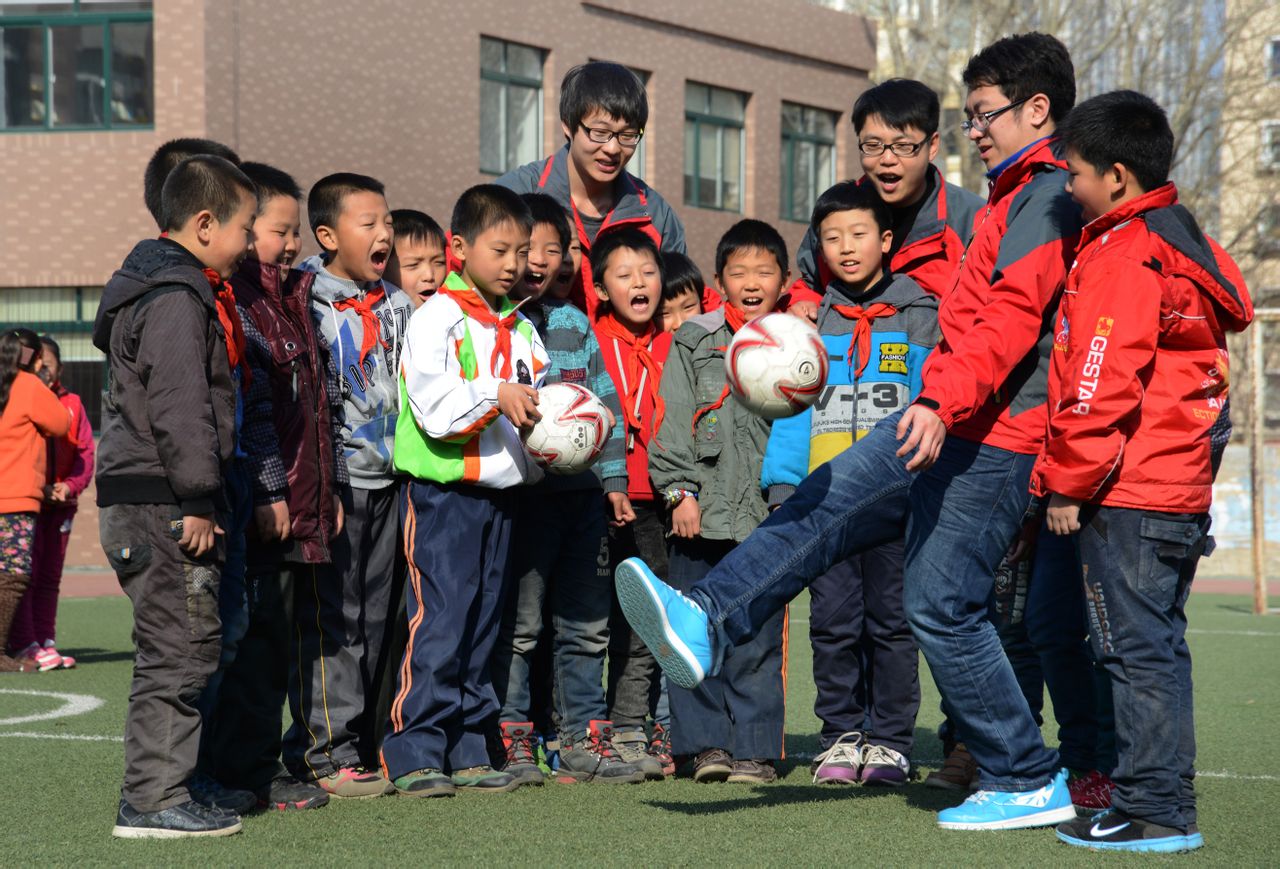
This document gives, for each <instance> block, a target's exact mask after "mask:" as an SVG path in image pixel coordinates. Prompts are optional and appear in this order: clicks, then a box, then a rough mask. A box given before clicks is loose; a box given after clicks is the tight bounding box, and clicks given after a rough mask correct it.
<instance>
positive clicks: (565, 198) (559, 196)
mask: <svg viewBox="0 0 1280 869" xmlns="http://www.w3.org/2000/svg"><path fill="white" fill-rule="evenodd" d="M643 184H644V182H642V181H640V180H639V179H637V178H636V177H635V176H633V175H632V174H631V173H630V172H628V171H627V170H626V169H625V168H624V169H623V170H622V173H621V174H619V175H618V177H617V179H616V180H615V181H614V182H613V196H614V199H613V208H612V209H611V210H610V211H609V213H608V214H607V215H605V217H603V218H601V221H602V222H603V221H605V220H608V222H609V223H615V222H617V221H619V220H626V219H629V218H636V217H645V216H648V214H649V209H648V208H647V206H646V200H647V197H646V196H645V193H644V192H642V185H643ZM538 186H539V187H540V188H541V192H543V193H548V194H550V195H551V196H552V197H554V198H555V199H556V200H557V201H559V202H562V203H564V205H565V209H566V210H568V209H569V204H570V203H571V202H572V201H573V200H572V197H571V196H570V191H569V145H568V144H567V143H566V144H565V145H564V147H562V148H561V149H560V150H559V151H557V152H555V153H554V154H552V155H551V156H550V157H548V158H547V162H546V165H545V167H544V168H543V171H542V177H541V178H540V179H539V181H538Z"/></svg>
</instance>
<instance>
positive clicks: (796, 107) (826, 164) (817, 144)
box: [779, 102, 839, 223]
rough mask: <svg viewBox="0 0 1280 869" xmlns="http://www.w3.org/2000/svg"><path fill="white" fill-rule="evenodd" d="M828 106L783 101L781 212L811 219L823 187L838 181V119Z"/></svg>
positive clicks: (790, 217) (785, 217) (791, 217)
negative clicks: (818, 106)
mask: <svg viewBox="0 0 1280 869" xmlns="http://www.w3.org/2000/svg"><path fill="white" fill-rule="evenodd" d="M838 120H839V115H838V114H837V113H836V112H830V111H827V110H826V109H817V108H813V107H812V106H803V105H800V104H799V103H788V102H784V103H783V104H782V153H781V157H782V162H781V174H782V177H781V179H780V180H781V183H780V185H779V189H780V193H781V195H780V198H779V214H780V215H781V217H782V219H783V220H795V221H799V222H800V223H808V222H809V218H810V217H811V216H812V215H813V206H814V204H815V203H816V202H817V201H818V197H819V196H821V195H822V193H823V191H825V190H826V189H827V188H829V187H830V186H831V185H833V184H835V183H836V123H837V122H838Z"/></svg>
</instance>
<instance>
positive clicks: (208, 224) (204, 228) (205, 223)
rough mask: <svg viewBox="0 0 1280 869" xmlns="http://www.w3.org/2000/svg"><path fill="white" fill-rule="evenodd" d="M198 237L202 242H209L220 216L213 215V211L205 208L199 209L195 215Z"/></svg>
mask: <svg viewBox="0 0 1280 869" xmlns="http://www.w3.org/2000/svg"><path fill="white" fill-rule="evenodd" d="M192 220H194V221H195V228H196V238H198V239H200V241H201V242H203V243H205V244H208V243H209V239H210V237H211V236H212V235H213V225H214V224H215V223H217V222H218V218H216V217H214V216H213V212H212V211H209V210H208V209H205V210H204V211H197V212H196V215H195V217H193V218H192Z"/></svg>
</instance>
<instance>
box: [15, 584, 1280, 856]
mask: <svg viewBox="0 0 1280 869" xmlns="http://www.w3.org/2000/svg"><path fill="white" fill-rule="evenodd" d="M1190 609H1191V615H1190V618H1191V627H1192V634H1191V636H1190V642H1191V648H1192V654H1193V657H1194V661H1195V685H1196V725H1197V728H1196V729H1197V736H1198V743H1199V761H1198V764H1197V765H1198V768H1199V769H1200V771H1201V775H1200V777H1199V778H1198V779H1197V788H1198V791H1199V794H1200V828H1201V830H1202V831H1203V832H1204V835H1205V839H1206V842H1207V847H1206V848H1204V849H1203V850H1201V851H1199V852H1196V853H1194V854H1190V855H1182V856H1171V857H1163V858H1152V857H1145V858H1141V859H1144V860H1170V861H1173V860H1177V861H1184V862H1188V863H1191V862H1195V863H1199V862H1212V863H1218V864H1224V865H1232V866H1250V865H1276V863H1277V861H1280V856H1277V852H1280V832H1278V831H1277V824H1276V818H1277V817H1280V814H1278V809H1280V753H1277V754H1271V753H1270V751H1269V746H1270V744H1271V743H1270V742H1269V741H1268V740H1269V739H1270V737H1271V736H1272V735H1274V733H1275V731H1276V726H1277V724H1280V619H1277V618H1275V617H1267V616H1262V617H1258V616H1252V615H1250V614H1249V610H1248V601H1247V600H1246V599H1245V598H1243V597H1239V598H1238V597H1228V596H1217V595H1195V596H1193V597H1192V599H1191V605H1190ZM792 614H793V615H794V616H796V617H797V618H796V619H795V620H794V621H793V624H792V631H791V638H792V642H791V646H790V679H789V696H788V698H787V722H788V730H789V734H790V735H789V736H788V738H787V749H788V751H789V752H790V753H791V754H792V755H793V757H795V758H797V759H795V760H792V761H788V762H785V763H784V764H783V765H782V767H781V770H782V772H783V773H784V775H783V776H782V777H781V778H780V780H779V781H778V782H777V783H775V784H770V785H763V786H758V787H747V786H742V785H730V784H714V785H697V784H694V783H693V782H692V781H688V780H674V781H665V782H654V783H648V784H643V785H554V784H548V785H546V786H545V787H542V788H522V789H520V790H519V791H517V792H515V793H513V794H508V795H471V794H467V795H463V796H459V797H456V798H454V799H446V800H413V799H407V798H403V797H385V798H380V799H374V800H362V801H337V800H335V801H333V802H332V803H330V805H329V806H327V807H325V808H323V809H319V810H315V811H308V812H292V813H286V814H275V813H273V814H266V815H257V816H252V817H249V818H247V819H246V820H245V824H244V832H243V833H242V834H240V835H238V836H234V837H230V838H224V839H205V840H184V841H168V842H161V841H136V840H134V841H120V840H113V839H111V838H110V836H109V832H110V828H111V824H112V821H113V819H114V815H115V809H116V803H117V800H118V798H119V786H120V773H121V768H122V762H123V761H122V746H121V743H120V741H119V736H120V733H121V732H122V727H123V719H124V711H125V702H126V698H127V694H128V684H129V676H130V667H131V645H130V639H129V630H130V619H129V604H128V602H127V601H126V600H125V599H123V598H96V599H71V600H67V601H64V604H63V606H62V610H61V613H60V616H59V630H58V633H59V636H60V637H62V638H64V639H63V642H64V643H65V648H64V651H66V652H68V653H70V654H74V655H76V657H77V658H78V659H79V661H80V666H79V667H78V668H77V669H75V670H71V671H58V672H53V673H46V674H35V675H6V676H0V756H2V757H3V763H2V764H0V782H2V784H0V805H3V806H4V811H3V817H2V819H0V844H2V845H3V848H4V850H3V852H2V853H0V865H15V866H16V865H33V866H38V865H53V866H60V865H69V864H76V865H97V864H113V865H120V864H147V865H174V864H180V865H206V864H207V865H219V866H228V865H231V866H259V867H261V866H284V865H302V864H319V865H346V866H351V865H371V864H384V863H401V864H408V863H418V864H447V865H458V864H472V865H500V864H507V865H511V864H514V865H521V864H528V865H590V866H596V865H630V866H637V865H708V864H717V865H752V866H756V865H761V866H763V865H783V864H791V865H806V866H808V865H837V864H857V865H877V866H880V865H893V866H896V865H939V866H941V865H947V866H955V865H966V864H979V865H1018V866H1026V865H1046V864H1052V865H1060V864H1073V863H1081V864H1083V863H1086V862H1087V863H1094V862H1097V861H1101V860H1105V861H1109V862H1110V861H1121V860H1125V859H1130V860H1132V859H1135V858H1132V857H1126V856H1123V855H1119V856H1118V855H1100V854H1094V853H1090V852H1086V851H1083V850H1079V849H1075V848H1071V847H1069V846H1066V845H1063V844H1061V843H1059V842H1058V841H1057V840H1056V838H1055V837H1054V835H1053V833H1052V832H1051V831H1049V830H1044V829H1041V830H1023V831H1013V832H1000V833H971V832H970V833H963V832H946V831H942V830H939V829H938V828H937V827H936V826H935V824H934V812H936V811H937V810H938V809H940V808H944V807H946V806H948V805H952V804H953V803H954V802H956V801H957V799H958V798H957V797H956V796H953V795H951V794H948V793H946V792H941V791H936V790H931V789H928V788H925V787H923V786H922V785H921V784H919V783H913V784H910V785H908V786H906V787H904V788H901V789H872V788H847V789H827V788H818V787H815V786H813V785H811V784H810V779H809V773H808V764H807V762H806V761H805V760H803V759H798V758H802V757H807V756H808V755H811V754H812V752H813V751H814V750H815V749H816V745H817V738H816V734H817V731H818V722H817V720H816V719H815V718H814V716H813V712H812V708H813V682H812V679H811V678H810V676H809V673H810V670H809V667H810V652H809V645H808V642H807V632H806V628H807V622H805V621H803V620H802V618H803V617H804V616H806V615H807V605H806V604H805V603H804V602H803V601H799V602H798V605H796V606H793V607H792ZM921 673H922V681H923V683H924V684H923V686H922V687H923V693H924V698H923V702H922V705H921V709H920V716H919V721H918V725H917V730H916V735H917V740H916V750H915V758H916V762H917V765H918V767H919V768H920V770H921V773H922V774H923V773H924V772H927V771H928V770H929V769H930V768H932V767H934V766H935V765H936V764H937V762H938V761H939V759H940V754H941V748H940V746H939V744H938V740H937V739H936V737H935V736H934V734H933V730H934V728H935V727H936V726H937V724H938V722H939V720H940V717H941V716H940V713H939V711H938V695H937V691H936V690H935V689H934V687H933V685H932V683H931V682H930V681H929V679H928V676H927V669H925V668H924V667H923V664H922V667H921ZM29 691H49V692H59V693H74V694H82V695H92V696H94V697H97V698H100V699H102V700H103V701H104V702H103V704H102V705H101V706H99V707H98V708H96V709H94V710H92V711H89V712H84V713H80V714H77V715H74V716H70V717H62V718H57V719H50V720H42V721H29V722H10V721H9V719H12V718H16V717H22V716H25V715H31V714H36V713H40V712H47V711H49V710H52V709H54V708H56V707H57V706H58V705H59V704H60V701H59V700H58V699H56V698H52V697H48V696H41V695H33V694H27V693H12V692H29ZM1046 717H1047V718H1050V721H1049V722H1048V723H1047V724H1046V726H1045V734H1046V738H1047V739H1048V740H1050V741H1051V742H1052V741H1053V739H1054V732H1055V731H1054V726H1053V724H1052V719H1051V710H1048V709H1047V710H1046ZM17 734H33V735H17ZM55 735H56V736H62V737H67V736H81V737H94V739H92V740H85V739H67V738H59V739H55V738H50V737H51V736H55Z"/></svg>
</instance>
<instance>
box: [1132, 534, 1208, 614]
mask: <svg viewBox="0 0 1280 869" xmlns="http://www.w3.org/2000/svg"><path fill="white" fill-rule="evenodd" d="M1174 515H1175V514H1166V515H1165V516H1157V515H1152V514H1148V515H1146V516H1143V517H1142V522H1141V523H1140V525H1139V528H1138V536H1139V537H1140V538H1141V550H1140V554H1139V563H1138V590H1139V591H1141V592H1142V593H1143V594H1145V595H1146V596H1147V597H1149V598H1151V599H1152V600H1153V601H1155V602H1156V603H1158V604H1160V605H1161V606H1165V607H1169V606H1173V605H1174V604H1175V603H1176V602H1177V598H1178V596H1179V594H1180V591H1181V589H1180V587H1179V583H1180V581H1181V579H1182V577H1183V575H1184V574H1187V579H1188V584H1189V580H1190V574H1191V572H1192V570H1193V569H1194V567H1195V562H1196V561H1197V560H1198V559H1199V558H1200V553H1201V551H1202V550H1203V549H1204V532H1203V531H1202V530H1201V528H1200V524H1199V522H1198V520H1197V518H1196V517H1194V516H1188V517H1185V518H1183V517H1180V516H1179V517H1178V518H1174Z"/></svg>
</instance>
